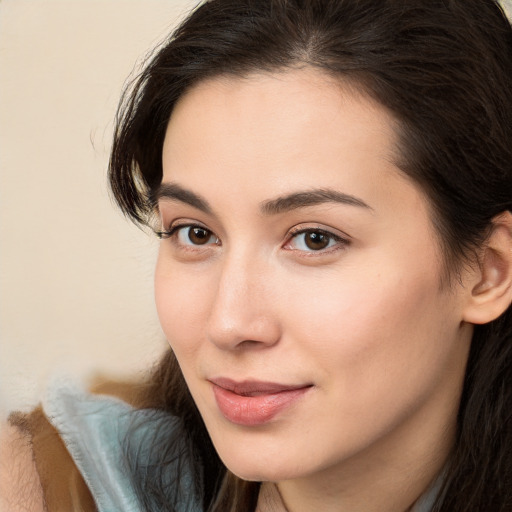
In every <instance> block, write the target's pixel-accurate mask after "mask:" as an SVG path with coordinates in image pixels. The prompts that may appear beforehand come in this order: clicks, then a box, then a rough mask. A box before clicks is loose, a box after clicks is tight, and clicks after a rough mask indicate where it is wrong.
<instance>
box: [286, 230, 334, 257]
mask: <svg viewBox="0 0 512 512" xmlns="http://www.w3.org/2000/svg"><path fill="white" fill-rule="evenodd" d="M339 241H340V239H339V237H337V236H335V235H333V234H332V233H327V232H326V231H322V230H318V229H309V230H307V231H301V232H299V233H296V234H295V235H293V237H292V239H291V242H290V245H292V246H293V249H297V250H299V251H309V252H311V251H322V250H324V249H328V248H329V247H332V246H333V245H336V243H338V242H339Z"/></svg>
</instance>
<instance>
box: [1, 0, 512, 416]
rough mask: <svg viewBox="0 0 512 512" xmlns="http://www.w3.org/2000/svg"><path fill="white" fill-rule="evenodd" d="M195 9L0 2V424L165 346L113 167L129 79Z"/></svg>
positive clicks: (139, 364)
mask: <svg viewBox="0 0 512 512" xmlns="http://www.w3.org/2000/svg"><path fill="white" fill-rule="evenodd" d="M194 4H195V1H194V0H103V1H97V0H60V1H58V0H0V70H1V71H0V73H1V79H0V415H1V414H5V412H6V411H8V410H12V409H15V408H16V409H19V408H21V409H23V408H27V407H30V406H31V404H34V403H35V402H37V401H38V400H39V398H40V397H41V396H42V393H43V391H44V388H45V385H46V383H47V379H48V377H49V376H50V375H54V374H59V373H67V374H71V375H74V376H76V377H77V378H78V379H79V380H85V379H87V378H88V377H90V376H91V374H92V373H93V372H95V371H103V372H107V373H108V374H110V375H113V376H123V375H133V374H136V373H138V372H142V371H144V369H145V368H147V367H148V366H149V365H151V363H152V362H153V361H154V360H155V359H156V358H157V356H158V354H159V353H160V351H161V350H162V349H163V347H164V346H165V341H164V340H163V335H162V334H161V332H160V329H159V327H158V322H157V319H156V315H155V312H154V306H153V297H152V267H153V262H154V255H155V251H156V242H155V241H154V240H153V239H152V238H151V237H149V236H147V235H145V234H144V233H142V232H141V231H140V230H138V229H137V228H135V227H134V226H132V225H130V224H129V223H128V222H127V221H126V220H125V219H123V218H122V216H121V215H120V214H119V213H118V212H117V211H116V209H115V208H114V207H113V206H112V204H111V201H110V200H109V197H108V194H107V187H106V179H105V169H106V165H107V158H108V148H109V144H110V134H111V130H112V119H113V116H114V112H115V107H116V104H117V100H118V98H119V95H120V91H121V89H122V85H123V82H124V80H125V79H126V77H127V76H128V75H129V74H130V72H131V70H132V69H133V66H134V63H135V62H136V61H137V60H139V61H140V59H141V58H142V57H143V56H144V54H145V52H146V50H148V49H149V48H151V47H152V46H154V44H155V43H156V42H158V41H159V40H161V39H162V38H163V37H164V36H165V35H166V34H167V33H168V32H169V30H170V27H171V26H172V25H173V23H174V22H175V20H176V19H177V18H178V17H180V16H182V15H183V13H184V12H185V11H186V10H187V9H189V8H191V7H192V6H193V5H194ZM507 5H508V6H509V9H510V1H508V2H507Z"/></svg>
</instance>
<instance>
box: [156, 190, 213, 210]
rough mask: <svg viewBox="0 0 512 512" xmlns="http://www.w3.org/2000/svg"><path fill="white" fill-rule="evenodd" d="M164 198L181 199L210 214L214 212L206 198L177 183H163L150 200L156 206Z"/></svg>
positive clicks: (182, 201) (180, 200)
mask: <svg viewBox="0 0 512 512" xmlns="http://www.w3.org/2000/svg"><path fill="white" fill-rule="evenodd" d="M162 199H167V200H171V201H179V202H181V203H185V204H188V205H190V206H193V207H194V208H197V209H198V210H201V211H202V212H204V213H207V214H209V215H211V214H212V208H211V206H210V205H209V203H208V201H207V200H206V199H204V198H203V197H201V196H199V195H198V194H196V193H194V192H192V191H191V190H187V189H186V188H183V187H181V186H180V185H177V184H176V183H161V184H160V186H159V187H158V188H157V189H156V190H155V191H153V192H152V193H151V194H150V196H149V201H150V203H151V206H152V207H153V208H156V206H157V204H158V201H160V200H162Z"/></svg>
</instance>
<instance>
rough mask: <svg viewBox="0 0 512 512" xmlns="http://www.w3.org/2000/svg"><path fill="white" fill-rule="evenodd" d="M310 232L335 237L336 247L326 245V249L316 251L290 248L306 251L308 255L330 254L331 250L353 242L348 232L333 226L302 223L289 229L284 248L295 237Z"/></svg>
mask: <svg viewBox="0 0 512 512" xmlns="http://www.w3.org/2000/svg"><path fill="white" fill-rule="evenodd" d="M308 232H309V233H310V232H317V233H322V234H325V235H327V236H328V237H330V238H331V239H333V240H334V241H335V242H336V243H337V244H336V246H335V247H332V246H331V247H326V248H325V249H319V250H316V251H315V250H313V249H312V250H310V251H305V250H302V249H293V248H292V249H289V250H292V251H297V252H301V253H304V254H305V255H307V256H308V257H311V256H321V255H322V254H328V253H330V252H334V251H337V250H339V249H342V248H345V247H346V246H348V245H350V243H351V237H350V236H349V235H347V234H346V233H342V232H340V231H338V230H333V229H332V228H327V227H324V226H322V225H318V224H317V225H304V224H301V225H298V226H294V227H293V228H291V229H290V230H289V232H288V236H287V239H286V242H285V244H284V248H286V246H287V245H289V244H290V243H291V241H292V240H293V239H294V238H297V237H298V236H299V235H301V234H304V233H308Z"/></svg>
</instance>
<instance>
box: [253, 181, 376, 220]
mask: <svg viewBox="0 0 512 512" xmlns="http://www.w3.org/2000/svg"><path fill="white" fill-rule="evenodd" d="M325 203H341V204H344V205H348V206H357V207H360V208H365V209H368V210H371V211H373V208H372V207H371V206H369V205H368V204H366V203H365V202H364V201H363V200H362V199H359V198H358V197H355V196H352V195H349V194H344V193H343V192H338V191H337V190H333V189H330V188H319V189H313V190H306V191H303V192H294V193H292V194H287V195H285V196H280V197H277V198H276V199H271V200H270V201H265V202H263V203H261V205H260V209H261V211H262V212H263V213H265V214H267V215H277V214H279V213H284V212H288V211H290V210H296V209H298V208H305V207H307V206H314V205H318V204H325Z"/></svg>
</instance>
